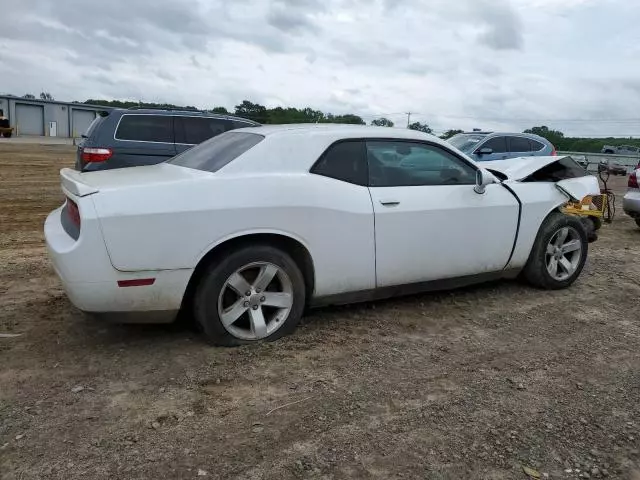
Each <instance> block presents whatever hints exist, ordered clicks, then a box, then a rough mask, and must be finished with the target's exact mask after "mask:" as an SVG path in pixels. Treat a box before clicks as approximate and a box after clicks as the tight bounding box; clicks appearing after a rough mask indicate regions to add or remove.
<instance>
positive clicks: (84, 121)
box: [71, 108, 96, 138]
mask: <svg viewBox="0 0 640 480" xmlns="http://www.w3.org/2000/svg"><path fill="white" fill-rule="evenodd" d="M95 118H96V112H93V111H91V110H76V109H75V108H74V109H73V110H72V112H71V125H73V127H72V128H73V136H74V137H76V138H77V137H79V136H80V135H82V134H84V133H86V132H87V129H88V128H89V125H91V122H93V121H94V120H95Z"/></svg>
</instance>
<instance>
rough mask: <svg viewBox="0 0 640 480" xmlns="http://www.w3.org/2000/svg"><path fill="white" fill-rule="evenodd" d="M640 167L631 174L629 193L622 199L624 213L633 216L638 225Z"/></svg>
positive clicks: (639, 222) (639, 212) (639, 211)
mask: <svg viewBox="0 0 640 480" xmlns="http://www.w3.org/2000/svg"><path fill="white" fill-rule="evenodd" d="M639 175H640V168H637V169H636V170H634V171H633V172H631V175H629V183H628V184H627V185H628V188H627V193H626V194H625V196H624V198H623V199H622V209H623V210H624V213H626V214H627V215H629V216H630V217H631V218H633V219H634V220H635V222H636V225H638V226H639V227H640V188H639V186H638V176H639Z"/></svg>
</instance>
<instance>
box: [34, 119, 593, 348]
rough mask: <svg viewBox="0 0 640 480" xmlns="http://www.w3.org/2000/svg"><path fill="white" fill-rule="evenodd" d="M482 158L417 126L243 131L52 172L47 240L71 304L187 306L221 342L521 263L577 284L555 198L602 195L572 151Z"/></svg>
mask: <svg viewBox="0 0 640 480" xmlns="http://www.w3.org/2000/svg"><path fill="white" fill-rule="evenodd" d="M483 166H486V167H487V168H486V169H485V168H480V167H479V166H478V165H476V164H475V163H474V162H473V161H472V160H470V159H469V158H468V157H466V156H465V155H464V154H462V153H461V152H459V151H458V150H456V149H455V148H453V147H452V146H451V145H449V144H447V143H445V142H443V141H441V140H439V139H437V138H435V137H433V136H431V135H427V134H424V133H420V132H415V131H412V130H400V129H393V128H376V127H360V126H346V125H345V126H340V125H283V126H262V127H255V128H244V129H242V130H236V131H232V132H227V133H224V134H222V135H220V136H217V137H215V138H213V139H211V140H208V141H206V142H204V143H202V144H200V145H198V146H196V147H193V148H192V149H190V150H188V151H186V152H184V153H182V154H181V155H178V156H177V157H174V158H173V159H171V160H169V161H168V162H166V163H163V164H159V165H153V166H145V167H136V168H127V169H118V170H107V171H101V172H91V173H80V172H77V171H74V170H70V169H63V170H61V172H60V175H61V181H62V190H63V192H64V194H65V195H66V202H65V204H64V205H63V206H61V207H60V208H58V209H57V210H54V211H53V212H52V213H51V214H50V215H49V217H48V218H47V220H46V222H45V226H44V230H45V237H46V243H47V248H48V251H49V255H50V258H51V260H52V263H53V265H54V268H55V270H56V272H57V274H58V275H59V276H60V278H61V279H62V283H63V285H64V288H65V290H66V292H67V294H68V296H69V298H70V299H71V302H72V303H73V304H75V305H76V307H78V308H79V309H80V310H83V311H85V312H90V313H93V314H98V315H101V316H104V317H107V318H111V319H114V320H116V321H120V322H126V321H172V320H173V319H175V318H176V315H177V313H178V312H179V311H181V310H182V311H187V312H190V313H191V314H192V315H193V316H194V317H195V319H196V321H197V322H198V323H199V324H200V325H201V327H202V330H203V331H204V332H205V334H206V336H207V338H208V339H210V340H211V341H212V342H213V343H215V344H219V345H238V344H242V343H246V342H252V341H257V340H274V339H277V338H279V337H281V336H283V335H285V334H287V333H289V332H291V331H292V330H293V329H294V328H295V326H296V324H297V323H298V322H299V320H300V317H301V315H302V313H303V311H304V309H305V307H306V306H316V305H323V304H337V303H349V302H356V301H363V300H371V299H376V298H381V297H389V296H393V295H398V294H405V293H411V292H417V291H425V290H433V289H441V288H450V287H455V286H460V285H464V284H469V283H473V282H478V281H483V280H488V279H496V278H501V277H507V278H513V277H515V276H517V275H521V276H522V277H523V278H525V279H526V280H528V281H529V282H530V283H531V284H533V285H534V286H536V287H540V288H545V289H557V288H563V287H567V286H569V285H571V284H572V283H573V282H574V281H575V280H576V278H577V277H578V275H579V274H580V272H581V270H582V267H583V265H584V262H585V259H586V256H587V236H586V232H585V229H584V228H583V225H582V223H581V222H580V220H579V219H578V218H576V217H571V216H568V215H564V214H562V213H561V212H560V209H561V208H562V206H563V205H564V204H565V203H566V202H567V201H569V200H570V199H571V200H572V201H581V200H583V199H584V198H585V197H588V195H591V194H597V193H599V186H598V182H597V180H596V179H595V177H592V176H587V174H586V172H585V171H584V170H583V169H582V168H581V167H580V166H579V165H578V164H576V163H575V162H574V161H573V160H572V159H571V158H568V157H567V158H562V157H530V158H522V159H517V160H508V161H504V162H485V163H483Z"/></svg>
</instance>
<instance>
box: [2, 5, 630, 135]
mask: <svg viewBox="0 0 640 480" xmlns="http://www.w3.org/2000/svg"><path fill="white" fill-rule="evenodd" d="M639 15H640V5H638V4H636V3H635V2H628V1H626V0H456V1H455V2H452V1H451V0H428V1H427V0H411V1H409V0H235V1H233V2H230V1H227V0H156V1H155V2H153V5H150V4H148V3H144V2H135V1H131V0H110V1H108V2H87V1H85V0H65V1H64V2H51V0H20V1H19V2H13V3H12V5H11V8H10V9H5V10H3V22H2V27H1V28H0V71H1V72H2V82H0V83H1V88H2V89H3V90H4V91H5V92H6V93H14V94H16V95H23V94H25V93H34V94H36V95H37V94H38V93H39V92H40V91H41V90H43V89H44V90H47V91H51V92H52V93H53V94H54V96H55V97H56V98H58V99H61V100H85V99H87V98H129V99H134V100H147V101H158V102H171V103H176V104H184V105H196V106H199V107H203V108H204V107H213V106H216V105H224V106H226V107H227V108H231V109H232V108H233V106H234V105H237V104H238V103H240V102H241V101H242V100H243V99H250V100H252V101H254V102H261V103H266V104H269V105H270V106H275V105H282V106H298V107H306V106H309V107H312V108H315V109H322V110H325V111H331V112H333V113H347V112H352V113H356V114H359V115H361V116H363V117H364V118H367V119H371V118H375V117H377V116H383V115H384V116H387V117H389V118H391V119H392V120H393V121H394V122H396V124H398V125H402V124H404V123H405V122H406V115H405V114H404V113H402V112H407V111H411V112H414V114H413V115H415V117H414V116H412V118H415V119H416V120H418V121H421V122H425V123H429V124H430V125H431V126H432V127H435V128H436V130H438V129H439V130H446V129H449V128H464V129H467V128H473V127H480V128H492V129H502V130H505V129H514V130H516V129H524V128H528V127H531V126H532V125H535V124H540V123H544V124H547V125H549V126H550V127H552V128H560V129H564V130H565V132H566V133H569V134H570V133H576V134H582V133H594V134H597V133H598V132H603V133H615V132H610V131H609V132H604V129H609V130H610V129H611V128H613V125H612V124H608V125H604V124H603V123H602V122H600V121H599V119H601V118H603V115H606V116H607V117H609V118H611V117H613V116H616V115H623V116H626V117H633V116H635V113H634V112H636V111H638V109H640V87H638V82H637V78H639V77H640V66H639V65H638V63H637V61H636V59H637V55H638V53H640V47H637V46H636V45H637V34H636V31H637V28H636V23H637V22H636V21H635V19H637V18H638V16H639ZM593 32H598V35H594V34H593ZM603 112H604V113H603ZM607 112H608V113H607ZM554 119H557V121H555V120H554ZM563 119H569V120H575V119H580V120H590V121H589V122H587V121H580V122H578V121H571V122H563V121H562V120H563ZM623 127H624V129H625V130H628V129H629V128H631V127H629V126H628V125H626V126H625V125H618V127H616V128H619V129H623ZM633 128H638V129H639V131H638V134H640V124H638V125H634V126H633ZM620 133H624V134H628V133H630V132H628V131H625V132H622V131H620Z"/></svg>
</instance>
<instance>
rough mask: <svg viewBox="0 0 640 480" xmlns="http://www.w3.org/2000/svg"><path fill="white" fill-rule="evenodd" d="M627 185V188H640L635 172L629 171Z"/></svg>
mask: <svg viewBox="0 0 640 480" xmlns="http://www.w3.org/2000/svg"><path fill="white" fill-rule="evenodd" d="M627 186H628V187H629V188H640V187H638V176H637V175H636V172H631V175H629V183H628V184H627Z"/></svg>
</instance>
